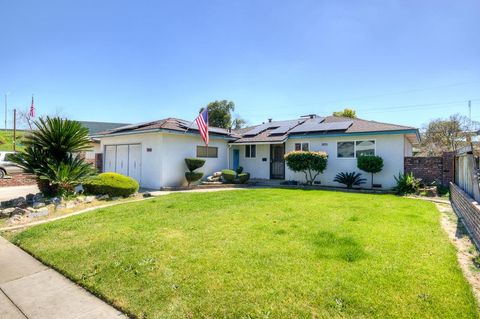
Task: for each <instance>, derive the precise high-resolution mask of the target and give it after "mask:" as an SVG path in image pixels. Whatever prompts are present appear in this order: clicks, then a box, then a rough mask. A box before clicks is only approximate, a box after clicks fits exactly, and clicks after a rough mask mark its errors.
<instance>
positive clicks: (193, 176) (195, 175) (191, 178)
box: [185, 172, 203, 186]
mask: <svg viewBox="0 0 480 319" xmlns="http://www.w3.org/2000/svg"><path fill="white" fill-rule="evenodd" d="M202 177H203V173H202V172H185V178H186V179H187V182H188V186H190V184H191V183H193V182H196V181H199V180H200V179H201V178H202Z"/></svg>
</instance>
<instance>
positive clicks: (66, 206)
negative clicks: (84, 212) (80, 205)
mask: <svg viewBox="0 0 480 319" xmlns="http://www.w3.org/2000/svg"><path fill="white" fill-rule="evenodd" d="M75 206H77V205H76V203H75V202H73V201H70V202H67V203H66V204H65V208H67V209H69V208H74V207H75Z"/></svg>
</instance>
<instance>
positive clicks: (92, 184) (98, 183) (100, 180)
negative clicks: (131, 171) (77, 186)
mask: <svg viewBox="0 0 480 319" xmlns="http://www.w3.org/2000/svg"><path fill="white" fill-rule="evenodd" d="M83 188H84V189H85V191H86V192H87V193H89V194H94V195H109V196H110V197H116V196H125V197H126V196H130V195H132V194H134V193H135V192H137V191H138V188H139V185H138V182H137V181H136V180H134V179H133V178H131V177H128V176H125V175H122V174H118V173H102V174H99V175H97V176H95V177H93V178H91V179H89V180H87V181H85V182H84V183H83Z"/></svg>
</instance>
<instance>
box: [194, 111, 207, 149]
mask: <svg viewBox="0 0 480 319" xmlns="http://www.w3.org/2000/svg"><path fill="white" fill-rule="evenodd" d="M195 122H196V123H197V126H198V130H199V131H200V135H201V136H202V139H203V141H204V142H205V145H208V108H205V110H203V112H202V113H200V115H199V116H198V117H197V119H196V120H195Z"/></svg>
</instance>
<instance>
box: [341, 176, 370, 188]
mask: <svg viewBox="0 0 480 319" xmlns="http://www.w3.org/2000/svg"><path fill="white" fill-rule="evenodd" d="M361 176H362V174H360V173H355V172H351V173H349V172H345V173H343V172H342V173H338V174H337V175H336V176H335V178H334V179H333V181H334V182H337V183H340V184H345V185H346V186H347V188H352V187H353V186H360V185H362V184H365V181H366V179H365V178H361Z"/></svg>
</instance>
